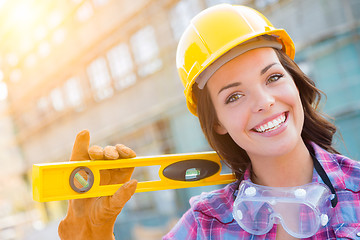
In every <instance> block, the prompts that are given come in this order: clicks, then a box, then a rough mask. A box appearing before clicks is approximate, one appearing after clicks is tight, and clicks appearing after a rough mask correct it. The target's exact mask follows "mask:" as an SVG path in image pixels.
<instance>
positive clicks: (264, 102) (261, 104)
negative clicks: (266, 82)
mask: <svg viewBox="0 0 360 240" xmlns="http://www.w3.org/2000/svg"><path fill="white" fill-rule="evenodd" d="M274 104H275V98H274V96H273V95H272V94H271V92H270V91H269V90H267V89H262V88H261V87H259V88H258V89H256V90H254V92H253V108H252V109H253V112H264V111H268V110H270V109H271V107H272V106H274Z"/></svg>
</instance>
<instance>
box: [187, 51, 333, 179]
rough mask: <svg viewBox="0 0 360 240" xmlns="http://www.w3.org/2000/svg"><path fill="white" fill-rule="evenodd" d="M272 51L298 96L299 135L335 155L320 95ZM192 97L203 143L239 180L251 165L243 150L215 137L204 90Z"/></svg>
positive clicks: (290, 62) (228, 139) (285, 58)
mask: <svg viewBox="0 0 360 240" xmlns="http://www.w3.org/2000/svg"><path fill="white" fill-rule="evenodd" d="M274 50H275V52H276V54H277V56H278V58H279V61H280V63H281V64H282V66H283V67H284V68H285V70H286V71H287V72H288V73H289V74H290V75H291V76H292V78H293V79H294V82H295V85H296V86H297V88H298V90H299V93H300V99H301V103H302V106H303V109H304V126H303V130H302V133H301V137H302V138H303V140H304V142H305V143H309V142H314V143H316V144H317V145H319V146H320V147H322V148H323V149H325V150H327V151H329V152H331V153H338V152H337V151H336V150H335V149H334V148H333V147H332V138H333V135H334V134H335V132H336V127H335V126H334V125H333V124H332V123H331V122H329V121H328V120H326V119H325V117H324V116H323V114H322V113H320V112H319V111H318V105H319V102H320V100H321V95H322V94H323V92H321V91H320V90H319V89H317V88H316V87H315V83H314V81H312V80H311V79H309V78H308V77H307V76H306V75H305V74H304V73H303V72H302V71H301V69H300V68H299V67H298V65H297V64H296V63H295V62H294V61H293V60H292V59H291V58H290V57H288V56H287V55H286V54H285V53H284V52H283V51H281V50H277V49H274ZM193 94H194V97H195V99H197V113H198V116H199V121H200V125H201V128H202V131H203V132H204V134H205V137H206V139H207V141H208V142H209V144H210V146H211V147H212V148H213V149H214V150H215V151H216V152H217V153H218V154H219V156H220V157H221V158H222V159H224V160H225V162H226V163H227V165H228V166H229V167H230V168H231V169H232V171H233V172H234V173H235V175H236V177H237V178H238V179H241V178H242V176H243V173H244V171H245V170H246V168H248V167H249V166H250V164H251V162H250V158H249V156H248V155H247V153H246V151H245V150H244V149H242V148H241V147H239V146H238V145H237V144H236V143H235V142H234V141H233V139H232V138H231V137H230V135H229V134H225V135H220V134H218V133H216V131H215V128H214V126H215V125H216V124H217V123H218V119H217V116H216V111H215V108H214V105H213V104H212V101H211V98H210V94H209V92H208V90H207V88H206V86H205V88H204V89H203V90H201V89H199V88H198V87H197V84H194V86H193Z"/></svg>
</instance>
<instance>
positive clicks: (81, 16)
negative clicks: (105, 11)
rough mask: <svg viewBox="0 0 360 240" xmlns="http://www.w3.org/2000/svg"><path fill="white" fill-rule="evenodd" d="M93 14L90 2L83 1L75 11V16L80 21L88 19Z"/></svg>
mask: <svg viewBox="0 0 360 240" xmlns="http://www.w3.org/2000/svg"><path fill="white" fill-rule="evenodd" d="M93 14H94V9H93V6H92V5H91V3H90V2H84V4H82V5H81V6H80V7H79V9H78V10H77V12H76V17H77V19H78V20H79V21H80V22H85V21H87V20H89V19H90V18H91V17H92V15H93Z"/></svg>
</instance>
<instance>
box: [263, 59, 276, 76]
mask: <svg viewBox="0 0 360 240" xmlns="http://www.w3.org/2000/svg"><path fill="white" fill-rule="evenodd" d="M276 64H278V63H276V62H275V63H270V64H269V65H267V66H266V67H264V68H263V69H262V70H261V72H260V75H263V74H264V73H266V71H267V70H269V69H270V68H271V67H272V66H274V65H276Z"/></svg>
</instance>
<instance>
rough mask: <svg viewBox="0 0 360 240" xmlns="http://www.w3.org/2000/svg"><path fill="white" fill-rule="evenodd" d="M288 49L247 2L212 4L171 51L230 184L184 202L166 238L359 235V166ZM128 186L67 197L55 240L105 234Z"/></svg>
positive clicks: (84, 140) (283, 36)
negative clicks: (335, 143) (337, 145)
mask: <svg viewBox="0 0 360 240" xmlns="http://www.w3.org/2000/svg"><path fill="white" fill-rule="evenodd" d="M294 55H295V49H294V45H293V42H292V40H291V39H290V37H289V36H288V34H287V33H286V32H285V31H284V30H283V29H276V28H274V27H273V26H272V25H271V23H270V22H269V21H268V20H267V19H266V18H265V17H264V16H263V15H261V14H260V13H259V12H257V11H255V10H253V9H251V8H248V7H244V6H232V5H227V4H222V5H217V6H214V7H211V8H208V9H206V10H204V11H203V12H201V13H200V14H198V15H197V16H196V17H195V18H194V19H193V20H192V23H191V25H190V26H189V27H188V28H187V29H186V31H185V32H184V34H183V36H182V38H181V40H180V42H179V46H178V51H177V67H178V70H179V75H180V78H181V80H182V81H183V84H184V86H185V97H186V100H187V104H188V108H189V110H190V111H191V112H192V113H193V114H195V115H197V116H198V117H199V121H200V123H201V127H202V129H203V132H204V134H205V136H206V138H207V140H208V142H209V143H210V145H211V146H212V148H213V149H214V150H215V151H217V152H218V154H219V155H220V156H221V157H222V158H223V159H224V160H225V161H226V162H227V163H228V165H229V166H230V167H231V169H232V170H233V172H234V174H235V175H236V177H237V179H238V181H236V182H234V183H231V184H229V185H227V186H226V187H225V188H223V189H220V190H216V191H214V192H211V193H206V194H202V195H201V196H197V197H194V198H192V200H191V209H189V210H188V211H187V212H186V213H185V214H184V215H183V217H182V218H181V219H180V221H179V222H178V223H177V225H176V226H175V227H174V228H173V229H172V230H171V231H170V232H169V233H168V234H167V235H166V236H165V237H164V239H297V238H308V239H337V238H346V239H356V238H359V237H360V224H359V222H360V193H359V192H360V164H359V163H358V162H356V161H353V160H350V159H348V158H346V157H344V156H341V155H339V154H338V152H337V151H336V150H335V149H334V148H333V147H332V137H333V135H334V133H335V131H336V128H335V126H333V125H332V124H331V123H330V122H328V121H327V120H326V119H325V118H323V117H322V115H321V114H320V113H319V112H318V110H317V105H318V103H319V101H320V97H321V94H320V91H319V90H318V89H317V88H316V87H315V84H314V82H313V81H312V80H310V79H309V78H308V77H307V76H305V74H304V73H303V72H302V71H301V70H300V69H299V67H298V66H297V65H296V64H295V62H294V61H293V58H294ZM88 139H89V136H88V132H82V133H81V134H79V135H78V137H77V140H76V142H75V145H74V150H73V157H72V159H80V157H77V155H76V154H79V155H81V154H83V155H86V157H87V159H88V158H89V155H88V152H87V148H88V146H89V145H88V144H89V143H88V141H89V140H88ZM112 150H114V149H112ZM119 150H120V153H123V152H129V151H130V150H129V149H127V148H126V147H122V148H119ZM109 151H110V150H109V149H107V150H104V151H103V150H102V149H95V150H93V149H92V148H90V151H89V154H90V157H91V156H93V158H95V159H101V157H103V156H102V154H107V155H109V154H108V152H109ZM80 153H81V154H80ZM98 153H100V157H94V155H96V154H98ZM84 157H85V156H82V159H85V158H84ZM110 158H111V157H110ZM131 171H132V170H131V169H130V170H128V172H126V173H125V174H124V175H121V176H122V177H123V178H124V179H125V178H126V179H129V178H130V176H131ZM118 175H119V174H118ZM108 176H109V179H110V176H114V174H111V173H109V174H108ZM124 176H125V177H124ZM109 181H111V179H110V180H109ZM135 188H136V181H134V180H132V181H130V182H129V183H128V184H126V185H125V186H124V187H122V188H120V189H119V190H118V192H117V193H116V194H115V195H114V196H112V197H108V198H99V199H86V200H73V201H70V204H69V211H68V215H67V216H66V218H65V219H64V220H63V221H62V223H61V224H60V226H59V234H60V236H61V238H62V239H75V237H76V236H79V237H80V238H84V237H86V238H87V239H111V238H112V237H113V236H112V229H113V226H114V221H115V219H116V216H117V214H118V213H119V212H120V211H121V208H122V207H123V206H124V204H125V203H126V201H127V200H128V199H129V198H130V197H131V195H132V194H133V192H134V190H135ZM80 201H83V202H80ZM74 206H75V207H74ZM75 232H76V234H75ZM79 233H81V234H79Z"/></svg>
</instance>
